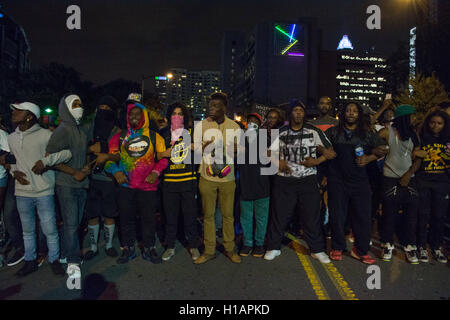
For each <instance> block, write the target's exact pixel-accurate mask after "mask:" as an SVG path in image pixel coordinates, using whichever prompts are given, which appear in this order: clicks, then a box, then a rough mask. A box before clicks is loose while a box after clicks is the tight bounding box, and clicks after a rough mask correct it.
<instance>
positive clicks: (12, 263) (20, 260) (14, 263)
mask: <svg viewBox="0 0 450 320" xmlns="http://www.w3.org/2000/svg"><path fill="white" fill-rule="evenodd" d="M23 259H25V256H23V257H22V258H20V259H19V260H17V261H14V262H11V263H7V264H6V265H7V266H8V267H13V266H15V265H17V264H19V263H21V262H22V261H23Z"/></svg>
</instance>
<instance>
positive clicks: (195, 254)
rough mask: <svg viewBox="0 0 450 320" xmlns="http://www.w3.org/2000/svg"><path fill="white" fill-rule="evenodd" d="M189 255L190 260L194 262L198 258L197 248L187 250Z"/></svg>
mask: <svg viewBox="0 0 450 320" xmlns="http://www.w3.org/2000/svg"><path fill="white" fill-rule="evenodd" d="M189 253H190V254H191V258H192V260H193V261H195V260H197V259H198V258H200V251H198V249H197V248H190V249H189Z"/></svg>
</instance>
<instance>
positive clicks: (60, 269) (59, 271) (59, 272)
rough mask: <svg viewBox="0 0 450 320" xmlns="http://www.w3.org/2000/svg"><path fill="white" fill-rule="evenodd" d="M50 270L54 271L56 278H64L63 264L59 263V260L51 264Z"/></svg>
mask: <svg viewBox="0 0 450 320" xmlns="http://www.w3.org/2000/svg"><path fill="white" fill-rule="evenodd" d="M50 268H51V269H52V271H53V274H54V275H56V276H63V275H64V273H65V272H64V268H63V267H62V265H61V263H59V261H58V260H55V261H53V262H50Z"/></svg>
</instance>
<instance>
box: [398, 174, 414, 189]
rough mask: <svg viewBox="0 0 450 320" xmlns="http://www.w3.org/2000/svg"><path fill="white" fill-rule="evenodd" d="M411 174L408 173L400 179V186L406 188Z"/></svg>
mask: <svg viewBox="0 0 450 320" xmlns="http://www.w3.org/2000/svg"><path fill="white" fill-rule="evenodd" d="M411 177H412V174H411V173H410V172H409V171H408V172H406V173H405V174H404V175H403V176H402V177H401V178H400V186H402V187H407V186H408V185H409V182H410V181H411Z"/></svg>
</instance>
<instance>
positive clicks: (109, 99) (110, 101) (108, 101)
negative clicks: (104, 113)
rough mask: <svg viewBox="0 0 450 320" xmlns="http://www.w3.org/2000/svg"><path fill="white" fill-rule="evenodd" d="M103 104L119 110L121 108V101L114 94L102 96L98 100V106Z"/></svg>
mask: <svg viewBox="0 0 450 320" xmlns="http://www.w3.org/2000/svg"><path fill="white" fill-rule="evenodd" d="M103 104H104V105H107V106H108V107H110V108H111V109H113V110H117V109H118V108H119V103H118V102H117V100H116V99H115V98H114V97H113V96H103V97H101V98H100V99H99V100H98V102H97V106H101V105H103Z"/></svg>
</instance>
